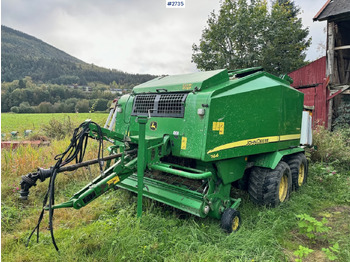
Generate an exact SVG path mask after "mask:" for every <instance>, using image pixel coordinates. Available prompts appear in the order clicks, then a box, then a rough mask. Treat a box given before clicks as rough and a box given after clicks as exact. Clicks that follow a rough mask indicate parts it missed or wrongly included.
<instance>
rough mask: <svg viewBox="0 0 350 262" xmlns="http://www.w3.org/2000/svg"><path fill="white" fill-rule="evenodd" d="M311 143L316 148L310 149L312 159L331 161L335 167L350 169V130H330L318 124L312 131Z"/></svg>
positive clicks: (315, 160)
mask: <svg viewBox="0 0 350 262" xmlns="http://www.w3.org/2000/svg"><path fill="white" fill-rule="evenodd" d="M313 144H314V145H315V146H316V150H311V160H312V161H314V162H325V163H332V164H333V165H334V166H336V167H341V168H344V167H345V168H346V169H350V167H349V162H350V131H349V130H348V129H337V130H335V131H333V132H330V131H328V130H326V129H325V128H324V127H323V126H318V127H317V128H316V129H315V130H314V131H313Z"/></svg>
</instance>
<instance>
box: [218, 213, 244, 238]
mask: <svg viewBox="0 0 350 262" xmlns="http://www.w3.org/2000/svg"><path fill="white" fill-rule="evenodd" d="M240 226H241V214H240V213H239V211H237V210H236V209H233V208H228V209H226V210H225V211H224V213H223V214H222V216H221V228H222V229H223V230H224V231H225V232H227V233H232V232H236V231H237V230H238V229H239V228H240Z"/></svg>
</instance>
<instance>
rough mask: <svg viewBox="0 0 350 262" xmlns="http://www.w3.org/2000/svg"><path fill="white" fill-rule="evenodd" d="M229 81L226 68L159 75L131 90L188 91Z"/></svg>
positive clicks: (138, 91) (153, 91)
mask: <svg viewBox="0 0 350 262" xmlns="http://www.w3.org/2000/svg"><path fill="white" fill-rule="evenodd" d="M227 81H229V77H228V73H227V70H226V69H220V70H214V71H207V72H197V73H192V74H185V75H174V76H161V77H157V78H155V79H153V80H151V81H148V82H146V83H143V84H141V85H138V86H135V87H134V89H133V92H134V93H135V94H140V93H158V92H186V91H187V92H189V91H192V90H195V89H196V91H200V90H203V89H206V88H209V87H212V86H215V85H219V84H221V83H224V82H227Z"/></svg>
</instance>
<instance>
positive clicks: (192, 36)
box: [1, 0, 326, 75]
mask: <svg viewBox="0 0 350 262" xmlns="http://www.w3.org/2000/svg"><path fill="white" fill-rule="evenodd" d="M325 2H326V0H295V3H296V4H297V5H298V6H300V7H301V9H302V10H303V13H302V14H301V17H302V20H303V24H304V26H305V27H309V29H310V36H311V37H312V43H313V44H312V46H311V47H310V48H309V50H308V53H307V54H308V55H307V59H308V60H314V59H317V58H318V57H320V56H321V55H323V52H324V51H322V52H321V51H318V50H317V49H318V46H319V44H320V43H325V33H324V28H325V26H326V22H313V21H312V18H313V17H314V16H315V14H316V13H317V12H318V11H319V9H321V7H322V6H323V4H324V3H325ZM185 4H186V6H185V8H182V9H169V8H166V1H165V0H148V1H142V0H129V1H128V0H99V1H96V0H30V1H28V0H2V1H1V24H3V25H6V26H8V27H11V28H13V29H17V30H19V31H22V32H24V33H27V34H30V35H33V36H35V37H37V38H39V39H41V40H43V41H45V42H47V43H49V44H51V45H53V46H55V47H57V48H59V49H61V50H63V51H65V52H67V53H68V54H70V55H73V56H75V57H77V58H79V59H81V60H83V61H85V62H87V63H93V64H95V65H99V66H103V67H106V68H113V69H119V70H122V71H125V72H129V73H150V74H157V75H161V74H181V73H189V72H194V71H196V66H195V65H194V64H193V63H191V55H192V44H193V43H197V44H198V43H199V39H200V37H201V33H202V30H203V29H204V27H205V26H206V22H207V19H208V15H209V14H210V12H212V11H213V10H215V11H216V12H217V11H218V10H219V6H220V4H219V0H186V2H185Z"/></svg>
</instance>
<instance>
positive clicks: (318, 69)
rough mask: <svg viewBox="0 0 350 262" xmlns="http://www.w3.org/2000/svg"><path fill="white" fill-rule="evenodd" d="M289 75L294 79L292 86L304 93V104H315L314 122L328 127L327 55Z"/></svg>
mask: <svg viewBox="0 0 350 262" xmlns="http://www.w3.org/2000/svg"><path fill="white" fill-rule="evenodd" d="M288 75H289V76H290V77H291V78H293V80H294V82H293V84H292V86H293V87H294V88H296V89H298V90H299V91H300V92H303V93H304V105H306V106H314V111H313V115H312V117H313V121H314V124H316V125H317V124H318V125H324V126H325V127H327V122H328V121H327V119H328V103H327V97H328V95H329V91H328V89H327V86H326V85H327V83H326V57H325V56H324V57H321V58H319V59H317V60H315V61H313V62H311V63H310V64H308V65H306V66H303V67H301V68H299V69H297V70H295V71H293V72H291V73H289V74H288Z"/></svg>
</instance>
